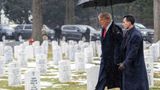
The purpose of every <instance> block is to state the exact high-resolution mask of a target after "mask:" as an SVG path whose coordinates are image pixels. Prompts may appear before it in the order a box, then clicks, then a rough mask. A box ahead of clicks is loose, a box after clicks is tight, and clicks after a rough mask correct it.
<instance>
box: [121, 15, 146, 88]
mask: <svg viewBox="0 0 160 90" xmlns="http://www.w3.org/2000/svg"><path fill="white" fill-rule="evenodd" d="M134 22H135V19H134V17H133V16H131V15H127V16H124V19H123V24H122V25H123V27H124V28H125V29H127V32H126V35H125V37H124V39H123V42H122V46H121V50H122V52H123V53H122V59H123V60H124V61H123V62H122V63H121V64H120V66H119V69H120V70H122V72H123V73H122V76H123V79H122V90H149V86H148V79H147V72H146V66H145V61H144V54H143V38H142V35H141V33H140V31H138V30H137V29H136V28H135V26H134Z"/></svg>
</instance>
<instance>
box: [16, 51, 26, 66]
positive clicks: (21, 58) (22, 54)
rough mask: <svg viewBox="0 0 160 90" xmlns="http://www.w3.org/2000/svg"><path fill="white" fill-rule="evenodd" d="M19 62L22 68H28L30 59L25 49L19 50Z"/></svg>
mask: <svg viewBox="0 0 160 90" xmlns="http://www.w3.org/2000/svg"><path fill="white" fill-rule="evenodd" d="M17 60H18V62H19V65H20V67H27V62H28V58H27V55H26V54H25V52H24V50H23V49H21V50H19V53H18V56H17Z"/></svg>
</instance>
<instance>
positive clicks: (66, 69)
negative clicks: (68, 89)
mask: <svg viewBox="0 0 160 90" xmlns="http://www.w3.org/2000/svg"><path fill="white" fill-rule="evenodd" d="M59 81H60V82H70V81H71V67H70V62H69V61H68V60H62V61H60V62H59Z"/></svg>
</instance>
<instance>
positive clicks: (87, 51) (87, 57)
mask: <svg viewBox="0 0 160 90" xmlns="http://www.w3.org/2000/svg"><path fill="white" fill-rule="evenodd" d="M84 59H85V62H86V63H91V62H92V59H93V54H92V50H91V48H90V47H87V48H85V49H84Z"/></svg>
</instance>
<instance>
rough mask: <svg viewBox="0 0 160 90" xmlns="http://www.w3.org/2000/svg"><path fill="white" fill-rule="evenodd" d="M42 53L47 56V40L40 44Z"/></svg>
mask: <svg viewBox="0 0 160 90" xmlns="http://www.w3.org/2000/svg"><path fill="white" fill-rule="evenodd" d="M41 46H42V48H43V53H44V54H46V55H48V40H44V41H43V43H42V45H41Z"/></svg>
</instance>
